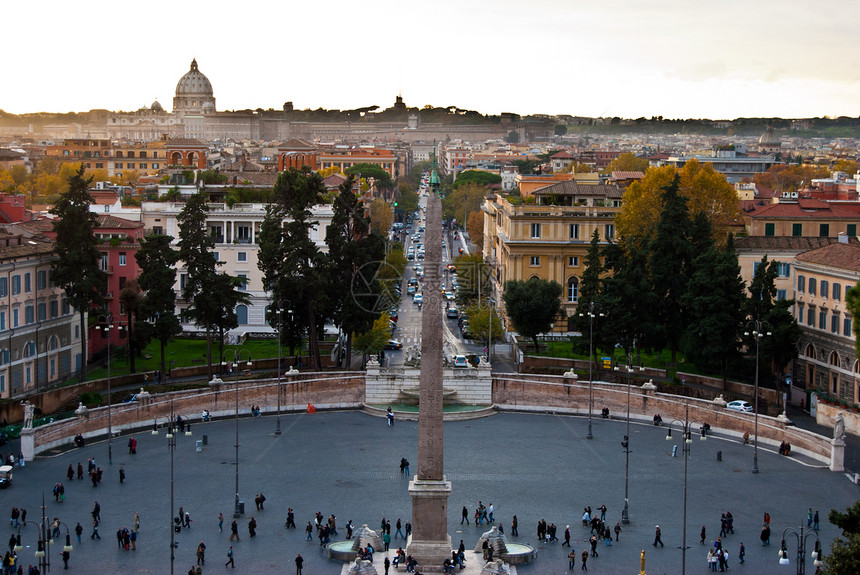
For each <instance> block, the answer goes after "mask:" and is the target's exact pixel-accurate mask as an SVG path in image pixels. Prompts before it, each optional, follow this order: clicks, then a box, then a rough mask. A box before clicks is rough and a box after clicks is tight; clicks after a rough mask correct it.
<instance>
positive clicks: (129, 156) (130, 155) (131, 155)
mask: <svg viewBox="0 0 860 575" xmlns="http://www.w3.org/2000/svg"><path fill="white" fill-rule="evenodd" d="M133 157H134V152H131V151H129V153H128V155H127V156H126V158H133Z"/></svg>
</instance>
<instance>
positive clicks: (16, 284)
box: [12, 275, 21, 295]
mask: <svg viewBox="0 0 860 575" xmlns="http://www.w3.org/2000/svg"><path fill="white" fill-rule="evenodd" d="M19 293H21V276H18V275H15V276H12V295H18V294H19Z"/></svg>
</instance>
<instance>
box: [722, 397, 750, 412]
mask: <svg viewBox="0 0 860 575" xmlns="http://www.w3.org/2000/svg"><path fill="white" fill-rule="evenodd" d="M726 409H730V410H732V411H744V412H747V413H751V412H752V410H753V406H752V405H750V402H748V401H744V400H742V399H739V400H737V401H730V402H728V403H727V404H726Z"/></svg>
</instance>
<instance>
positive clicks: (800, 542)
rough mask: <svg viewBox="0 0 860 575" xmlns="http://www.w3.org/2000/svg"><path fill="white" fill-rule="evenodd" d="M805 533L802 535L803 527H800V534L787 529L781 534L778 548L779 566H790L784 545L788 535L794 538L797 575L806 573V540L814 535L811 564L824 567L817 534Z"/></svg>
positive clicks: (809, 531) (792, 529) (814, 532)
mask: <svg viewBox="0 0 860 575" xmlns="http://www.w3.org/2000/svg"><path fill="white" fill-rule="evenodd" d="M805 531H806V533H805V534H804V528H803V525H801V526H800V532H798V531H797V530H795V529H794V528H792V527H789V528H788V529H786V530H785V531H783V532H782V542H781V543H780V546H779V564H780V565H789V564H791V561H790V560H789V559H788V548H787V547H786V545H785V539H786V537H787V536H789V535H793V536H794V538H795V541H796V542H797V569H796V571H795V573H796V574H797V575H804V574H805V573H806V540H807V539H808V538H809V536H810V535H815V548H814V549H813V551H812V564H813V565H814V566H815V567H821V566H822V565H824V561H822V560H821V557H822V552H821V541H819V539H818V532H817V531H814V530H808V529H807V530H805Z"/></svg>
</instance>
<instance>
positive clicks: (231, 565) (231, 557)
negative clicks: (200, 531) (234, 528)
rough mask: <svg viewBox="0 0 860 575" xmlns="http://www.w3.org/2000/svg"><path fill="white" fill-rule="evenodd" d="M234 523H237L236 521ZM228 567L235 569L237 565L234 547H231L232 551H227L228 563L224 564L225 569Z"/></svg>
mask: <svg viewBox="0 0 860 575" xmlns="http://www.w3.org/2000/svg"><path fill="white" fill-rule="evenodd" d="M233 523H235V521H234V522H233ZM227 565H229V566H230V567H232V568H234V569H235V568H236V564H235V563H234V562H233V546H232V545H231V546H230V550H229V551H227V562H226V563H224V567H226V566H227Z"/></svg>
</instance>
